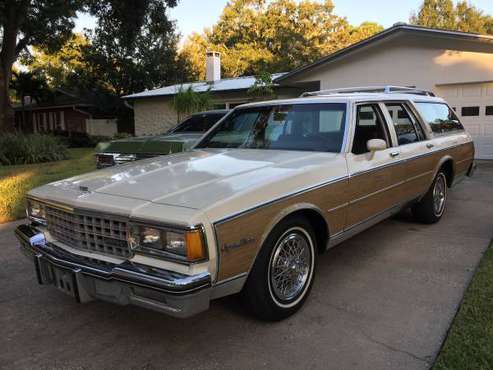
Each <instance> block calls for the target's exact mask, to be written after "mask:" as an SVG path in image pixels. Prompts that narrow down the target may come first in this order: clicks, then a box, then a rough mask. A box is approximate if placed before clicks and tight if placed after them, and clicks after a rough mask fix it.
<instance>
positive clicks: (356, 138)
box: [346, 103, 405, 229]
mask: <svg viewBox="0 0 493 370" xmlns="http://www.w3.org/2000/svg"><path fill="white" fill-rule="evenodd" d="M384 109H385V106H384V105H383V104H381V103H361V104H356V105H355V107H354V111H353V117H354V118H353V121H354V122H353V130H352V140H351V142H350V144H349V146H350V148H349V150H348V153H347V157H346V158H347V166H348V172H349V194H350V196H349V199H350V201H349V205H348V213H347V223H346V229H349V228H351V227H354V226H356V225H358V224H360V223H363V222H365V221H370V220H371V219H372V218H374V217H376V216H378V215H380V214H383V213H385V211H386V210H388V209H390V208H392V207H393V206H394V205H396V204H397V203H399V201H400V193H399V192H400V189H399V187H400V186H401V185H403V183H404V178H405V168H404V165H403V164H402V163H401V161H400V158H399V156H400V151H399V148H396V147H394V145H395V141H396V140H395V134H393V133H392V131H390V130H389V122H388V121H387V119H386V118H385V117H386V115H384V113H383V112H384ZM370 139H382V140H384V141H385V142H386V144H387V148H386V149H384V150H378V151H374V152H370V151H368V149H367V142H368V140H370Z"/></svg>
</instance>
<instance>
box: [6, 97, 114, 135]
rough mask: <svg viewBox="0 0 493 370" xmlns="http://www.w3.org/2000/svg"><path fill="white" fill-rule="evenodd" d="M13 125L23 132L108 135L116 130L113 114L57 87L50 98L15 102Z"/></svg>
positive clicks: (88, 100)
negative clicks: (39, 100)
mask: <svg viewBox="0 0 493 370" xmlns="http://www.w3.org/2000/svg"><path fill="white" fill-rule="evenodd" d="M14 110H15V124H16V127H17V128H18V129H20V130H22V131H24V132H42V133H47V132H56V133H59V134H67V135H69V136H70V135H72V134H88V135H93V136H108V137H111V136H113V135H115V134H116V133H117V132H118V128H117V121H116V119H115V117H114V116H112V115H110V114H107V113H105V112H102V111H101V109H100V108H99V107H98V106H97V104H95V103H92V102H91V101H90V99H87V98H81V97H80V96H78V95H75V94H73V93H69V92H67V91H64V90H60V89H57V90H56V91H55V92H54V93H53V94H52V96H51V97H50V98H49V99H46V101H42V102H39V103H38V102H30V101H29V98H28V97H27V99H25V102H24V105H17V106H16V107H14Z"/></svg>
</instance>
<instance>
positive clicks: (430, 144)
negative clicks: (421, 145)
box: [426, 143, 435, 149]
mask: <svg viewBox="0 0 493 370" xmlns="http://www.w3.org/2000/svg"><path fill="white" fill-rule="evenodd" d="M434 146H435V145H433V144H432V143H428V144H426V147H427V148H428V149H431V148H433V147H434Z"/></svg>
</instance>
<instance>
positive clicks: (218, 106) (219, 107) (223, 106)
mask: <svg viewBox="0 0 493 370" xmlns="http://www.w3.org/2000/svg"><path fill="white" fill-rule="evenodd" d="M212 107H213V108H214V109H226V103H222V104H214V105H213V106H212Z"/></svg>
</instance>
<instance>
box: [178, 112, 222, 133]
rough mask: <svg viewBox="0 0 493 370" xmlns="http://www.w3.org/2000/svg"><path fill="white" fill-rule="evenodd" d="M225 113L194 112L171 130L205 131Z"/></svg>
mask: <svg viewBox="0 0 493 370" xmlns="http://www.w3.org/2000/svg"><path fill="white" fill-rule="evenodd" d="M225 115H226V113H204V114H194V115H193V116H191V117H189V118H187V119H186V120H184V121H183V122H182V123H180V124H179V125H178V126H176V127H175V128H174V129H173V130H171V132H172V133H177V132H206V131H208V130H209V129H210V128H211V127H212V126H214V124H215V123H216V122H217V121H219V120H220V119H221V118H223V117H224V116H225Z"/></svg>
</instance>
